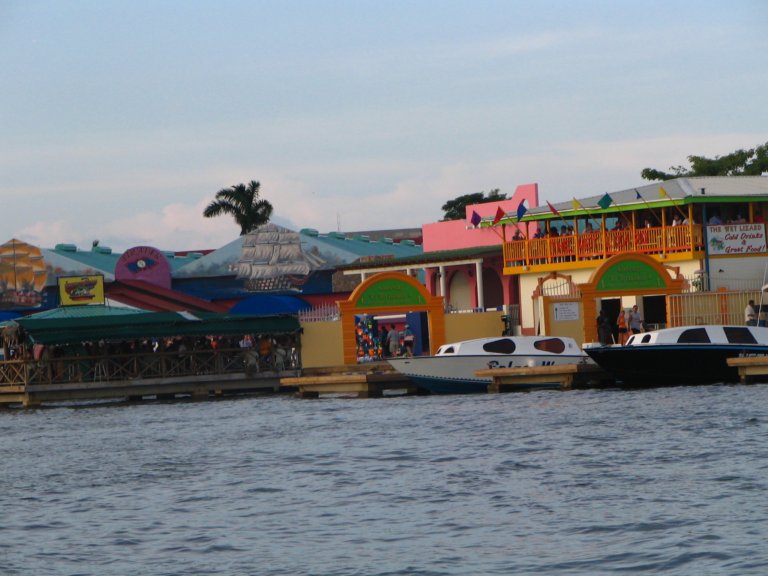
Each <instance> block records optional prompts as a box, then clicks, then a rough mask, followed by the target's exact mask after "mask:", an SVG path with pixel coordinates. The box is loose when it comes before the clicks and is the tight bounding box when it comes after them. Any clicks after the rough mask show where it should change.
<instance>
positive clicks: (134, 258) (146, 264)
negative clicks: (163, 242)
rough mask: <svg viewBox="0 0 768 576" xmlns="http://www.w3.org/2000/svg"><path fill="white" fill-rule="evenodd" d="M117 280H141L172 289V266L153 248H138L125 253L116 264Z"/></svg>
mask: <svg viewBox="0 0 768 576" xmlns="http://www.w3.org/2000/svg"><path fill="white" fill-rule="evenodd" d="M115 279H116V280H119V281H122V280H141V281H142V282H148V283H149V284H155V285H156V286H160V287H161V288H167V289H170V288H171V266H170V264H169V263H168V260H167V259H166V257H165V255H164V254H163V253H162V252H160V250H158V249H157V248H153V247H151V246H136V247H134V248H130V249H128V250H126V251H125V252H123V255H122V256H120V258H119V259H118V261H117V264H115Z"/></svg>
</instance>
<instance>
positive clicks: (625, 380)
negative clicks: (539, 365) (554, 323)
mask: <svg viewBox="0 0 768 576" xmlns="http://www.w3.org/2000/svg"><path fill="white" fill-rule="evenodd" d="M586 352H587V354H589V356H590V357H591V358H592V359H593V360H594V361H595V362H596V363H597V364H598V365H599V366H600V367H601V368H603V369H604V370H605V371H606V372H608V373H609V374H611V376H612V377H613V378H614V379H615V380H616V382H617V383H618V384H623V385H628V386H670V385H671V386H675V385H692V384H715V383H721V382H722V383H729V382H738V381H739V374H738V370H737V369H736V368H732V367H730V366H728V359H729V358H737V357H741V356H767V355H768V346H766V345H762V344H761V345H743V346H738V347H736V346H733V345H718V344H707V345H702V346H694V345H690V344H681V345H670V344H663V345H661V344H660V345H656V346H654V345H642V346H604V347H595V348H587V349H586Z"/></svg>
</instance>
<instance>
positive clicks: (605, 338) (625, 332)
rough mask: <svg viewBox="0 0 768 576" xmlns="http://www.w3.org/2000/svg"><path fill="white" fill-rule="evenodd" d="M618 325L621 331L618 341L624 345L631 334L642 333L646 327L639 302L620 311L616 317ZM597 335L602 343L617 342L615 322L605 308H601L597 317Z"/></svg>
mask: <svg viewBox="0 0 768 576" xmlns="http://www.w3.org/2000/svg"><path fill="white" fill-rule="evenodd" d="M616 326H617V328H618V333H619V342H618V343H619V344H621V345H622V346H623V345H624V344H626V343H627V340H629V336H630V334H640V332H642V331H643V330H644V329H645V328H644V322H643V317H642V316H641V315H640V311H639V310H638V308H637V304H635V305H634V306H632V308H630V309H629V310H627V311H625V310H620V311H619V315H618V317H617V318H616ZM597 337H598V340H599V341H600V344H603V345H608V344H614V343H615V340H614V337H613V323H612V322H611V319H610V318H609V317H608V313H607V312H606V311H605V309H603V310H600V315H599V316H598V317H597Z"/></svg>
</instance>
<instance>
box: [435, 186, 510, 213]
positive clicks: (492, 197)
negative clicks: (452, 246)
mask: <svg viewBox="0 0 768 576" xmlns="http://www.w3.org/2000/svg"><path fill="white" fill-rule="evenodd" d="M506 199H507V195H506V194H501V193H500V191H499V189H498V188H494V189H493V190H491V191H490V192H488V195H487V196H486V195H485V192H475V193H474V194H464V195H463V196H459V197H457V198H454V199H453V200H449V201H448V202H446V203H445V204H443V206H442V208H441V210H442V211H443V212H445V214H444V215H443V220H463V219H464V218H466V207H467V206H469V205H470V204H485V203H486V202H498V201H499V200H506Z"/></svg>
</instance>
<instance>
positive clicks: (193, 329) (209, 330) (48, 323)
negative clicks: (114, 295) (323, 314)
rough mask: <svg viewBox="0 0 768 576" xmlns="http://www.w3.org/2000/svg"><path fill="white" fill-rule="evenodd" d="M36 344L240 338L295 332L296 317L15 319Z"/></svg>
mask: <svg viewBox="0 0 768 576" xmlns="http://www.w3.org/2000/svg"><path fill="white" fill-rule="evenodd" d="M16 322H17V323H18V324H19V325H21V327H22V328H23V329H24V331H25V332H26V334H27V336H28V337H29V339H30V340H32V342H34V343H36V344H48V345H51V344H74V343H77V342H97V341H99V340H112V341H120V340H139V339H143V338H162V337H173V336H240V335H243V334H292V333H295V332H298V330H299V328H300V326H299V320H298V318H296V317H295V316H287V315H284V316H241V315H230V314H219V313H215V312H146V313H139V314H130V315H122V316H100V317H84V318H31V317H28V318H17V319H16Z"/></svg>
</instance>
